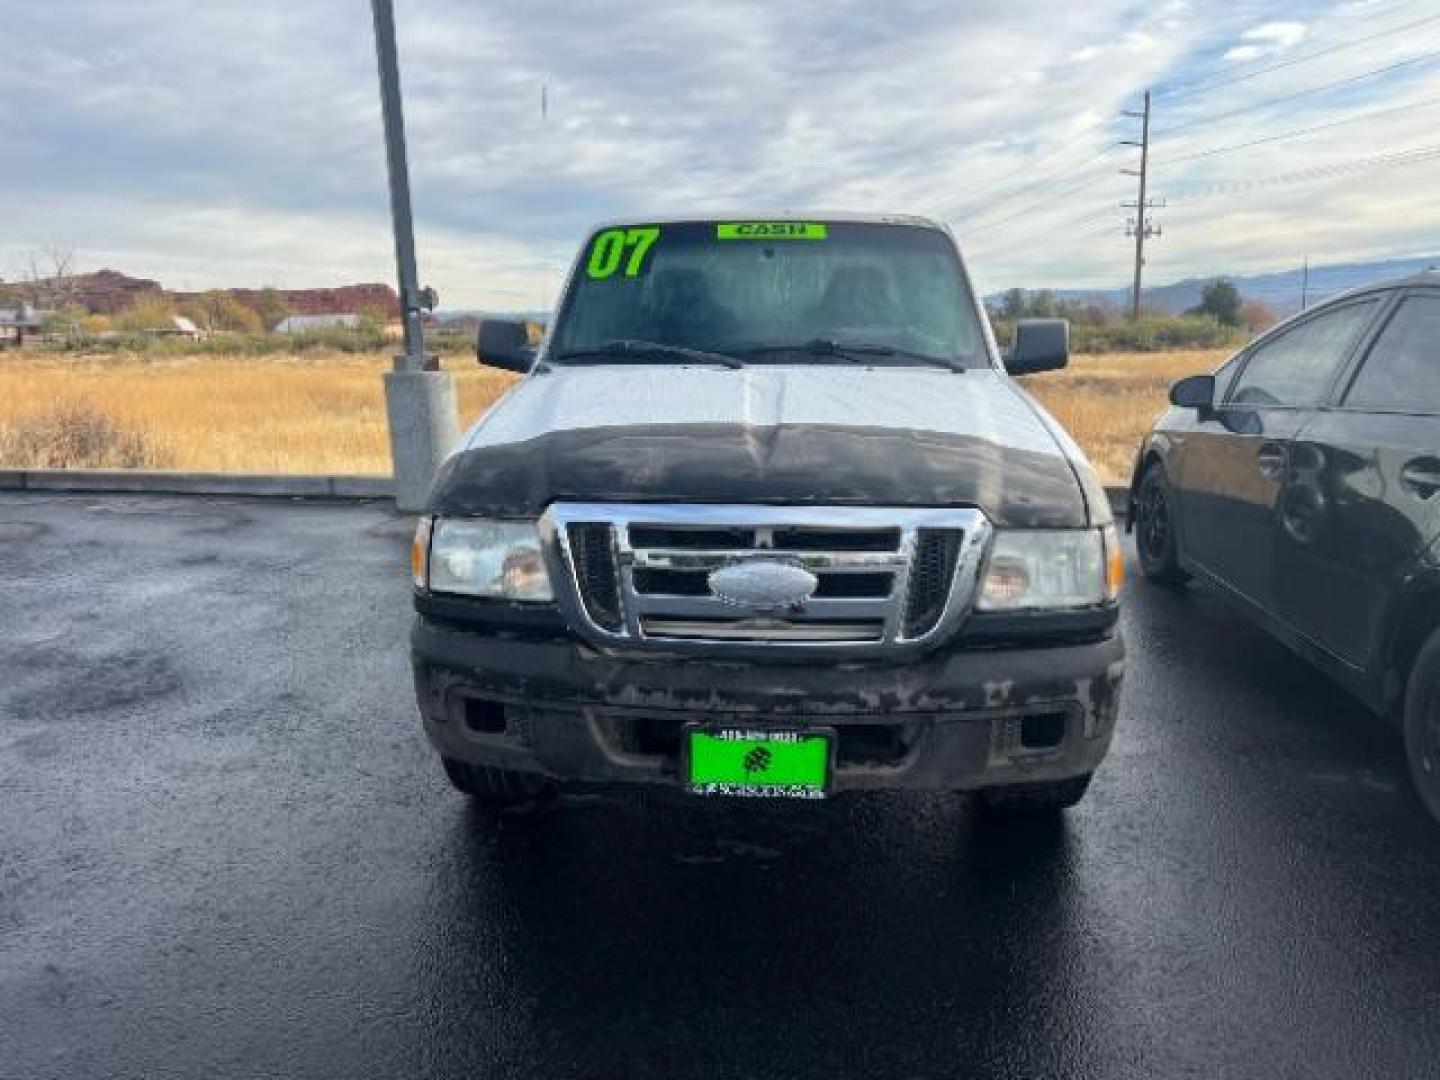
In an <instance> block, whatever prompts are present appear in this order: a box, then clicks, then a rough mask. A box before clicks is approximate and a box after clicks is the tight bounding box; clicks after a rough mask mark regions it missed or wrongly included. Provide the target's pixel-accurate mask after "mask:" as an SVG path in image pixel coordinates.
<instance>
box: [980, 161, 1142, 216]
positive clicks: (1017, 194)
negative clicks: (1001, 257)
mask: <svg viewBox="0 0 1440 1080" xmlns="http://www.w3.org/2000/svg"><path fill="white" fill-rule="evenodd" d="M1115 150H1116V147H1113V145H1112V147H1106V148H1104V150H1102V151H1100V153H1099V154H1096V156H1094V157H1092V158H1089V160H1087V161H1081V163H1080V164H1077V166H1073V167H1070V168H1066V170H1056V171H1053V173H1050V174H1047V176H1041V177H1037V179H1035V180H1032V181H1030V183H1028V184H1021V186H1020V187H1017V189H1014V190H1012V192H1011V193H1009V194H1002V196H999V197H998V199H992V200H989V202H988V203H984V204H982V206H981V209H979V210H976V212H975V213H973V215H969V216H971V217H972V219H984V217H988V216H991V215H992V213H995V212H996V210H998V209H999V207H1002V206H1005V204H1007V203H1012V202H1015V200H1017V199H1021V197H1024V196H1027V194H1030V193H1032V192H1037V190H1041V189H1045V187H1050V186H1053V184H1056V183H1066V181H1070V180H1074V177H1076V174H1083V173H1086V171H1087V170H1089V168H1090V167H1092V166H1096V164H1100V163H1102V161H1103V160H1104V158H1107V157H1109V156H1110V154H1113V153H1115ZM1041 202H1047V200H1041ZM986 228H988V226H986Z"/></svg>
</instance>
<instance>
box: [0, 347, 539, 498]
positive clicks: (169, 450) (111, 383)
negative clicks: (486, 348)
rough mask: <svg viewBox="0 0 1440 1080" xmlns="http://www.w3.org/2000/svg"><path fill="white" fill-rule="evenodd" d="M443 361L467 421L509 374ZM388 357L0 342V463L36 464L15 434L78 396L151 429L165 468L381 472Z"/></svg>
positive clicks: (129, 425) (81, 402) (133, 428)
mask: <svg viewBox="0 0 1440 1080" xmlns="http://www.w3.org/2000/svg"><path fill="white" fill-rule="evenodd" d="M448 362H449V364H450V365H451V366H452V367H453V368H454V369H455V373H456V375H457V377H458V381H459V395H460V413H461V419H462V422H463V423H466V424H468V423H469V422H470V421H471V420H473V419H474V418H475V417H476V416H478V415H479V414H480V413H481V411H483V410H484V409H485V408H486V407H488V406H489V404H490V403H491V402H492V401H494V400H495V398H496V397H498V396H499V394H500V393H501V392H502V391H503V390H504V389H505V387H506V386H508V385H509V383H510V382H511V380H512V378H513V376H510V375H507V374H505V373H503V372H497V371H493V370H487V369H482V368H479V367H477V365H476V364H475V362H474V361H473V360H470V361H468V362H466V361H463V360H462V359H460V358H449V360H448ZM390 366H391V359H390V357H389V356H388V355H385V356H380V355H373V356H366V355H359V356H354V355H346V354H343V353H315V354H306V355H305V356H302V357H293V356H276V357H267V358H264V359H253V358H251V359H245V358H235V359H229V358H220V357H203V358H201V357H179V358H175V359H163V360H152V359H140V358H134V357H132V358H124V357H120V358H109V357H105V358H77V357H66V356H40V355H37V354H33V353H31V354H20V353H15V352H9V353H0V465H7V464H8V465H12V466H24V465H35V464H38V463H37V462H35V461H33V460H29V461H27V460H24V459H23V458H17V457H16V455H15V454H14V453H13V451H12V447H13V443H14V433H15V432H18V431H22V430H26V429H32V428H35V427H37V426H41V425H43V424H44V423H45V422H46V420H45V418H46V417H49V416H54V415H56V414H57V412H64V411H65V410H67V409H68V410H73V409H75V408H77V407H84V406H87V405H89V406H93V407H94V408H95V409H97V410H99V411H100V412H101V413H102V414H104V416H106V417H108V418H109V419H110V420H111V421H113V423H114V425H115V426H116V428H117V429H118V430H121V431H127V432H140V433H144V434H145V435H146V436H148V437H149V438H150V439H151V440H154V443H155V446H156V448H157V451H158V457H160V458H163V465H164V467H168V468H176V469H194V470H202V471H213V472H251V473H377V474H384V473H388V472H389V471H390V448H389V444H388V442H387V438H386V433H385V399H384V392H383V390H382V388H381V381H380V376H381V374H382V373H383V372H385V371H388V370H389V369H390ZM6 433H10V434H9V436H7V435H6ZM159 463H160V462H159V461H158V460H157V462H156V463H155V464H149V465H147V466H146V467H151V468H153V467H157V465H158V464H159ZM67 464H71V465H73V466H74V467H83V466H85V465H87V464H90V462H88V461H82V460H75V461H71V462H68V463H67Z"/></svg>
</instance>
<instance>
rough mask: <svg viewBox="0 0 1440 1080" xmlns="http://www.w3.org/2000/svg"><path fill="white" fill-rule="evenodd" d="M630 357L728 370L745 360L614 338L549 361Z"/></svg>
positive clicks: (679, 347) (565, 353) (740, 364)
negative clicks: (683, 361)
mask: <svg viewBox="0 0 1440 1080" xmlns="http://www.w3.org/2000/svg"><path fill="white" fill-rule="evenodd" d="M617 356H633V357H636V358H647V357H648V358H651V359H655V360H686V361H689V362H690V363H692V364H722V365H724V366H725V367H728V368H741V367H744V366H745V361H743V360H741V359H740V358H739V357H738V356H729V355H727V354H726V353H718V352H706V351H705V350H704V349H687V348H686V347H685V346H683V345H666V344H664V343H663V342H659V341H639V340H636V339H635V338H617V339H616V340H615V341H606V342H602V343H601V344H599V345H587V346H585V347H584V348H579V349H567V350H566V351H565V352H562V353H560V354H559V355H557V356H552V357H550V358H549V359H550V360H551V361H552V362H553V363H560V364H563V363H566V362H567V361H570V360H584V359H585V358H586V357H601V358H604V357H617Z"/></svg>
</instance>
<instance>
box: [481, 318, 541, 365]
mask: <svg viewBox="0 0 1440 1080" xmlns="http://www.w3.org/2000/svg"><path fill="white" fill-rule="evenodd" d="M475 358H476V359H477V360H479V361H480V363H482V364H488V365H489V366H490V367H496V368H503V369H504V370H505V371H521V372H524V371H529V370H530V364H531V363H532V362H533V361H534V359H535V350H534V349H533V348H531V346H530V331H529V330H528V329H526V326H525V324H524V323H523V322H521V321H520V320H519V319H482V320H481V322H480V329H479V331H478V332H477V333H476V335H475Z"/></svg>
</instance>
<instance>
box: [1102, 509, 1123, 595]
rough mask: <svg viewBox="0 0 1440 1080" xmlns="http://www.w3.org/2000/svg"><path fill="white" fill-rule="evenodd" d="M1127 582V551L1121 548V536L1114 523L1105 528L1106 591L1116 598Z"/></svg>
mask: <svg viewBox="0 0 1440 1080" xmlns="http://www.w3.org/2000/svg"><path fill="white" fill-rule="evenodd" d="M1124 584H1125V552H1124V551H1122V550H1121V548H1120V537H1119V534H1117V533H1116V532H1115V527H1114V526H1113V525H1112V526H1110V527H1109V528H1107V529H1106V530H1105V592H1106V594H1107V595H1108V596H1109V597H1110V599H1111V600H1114V599H1115V598H1116V597H1117V596H1119V595H1120V588H1121V586H1123V585H1124Z"/></svg>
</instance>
